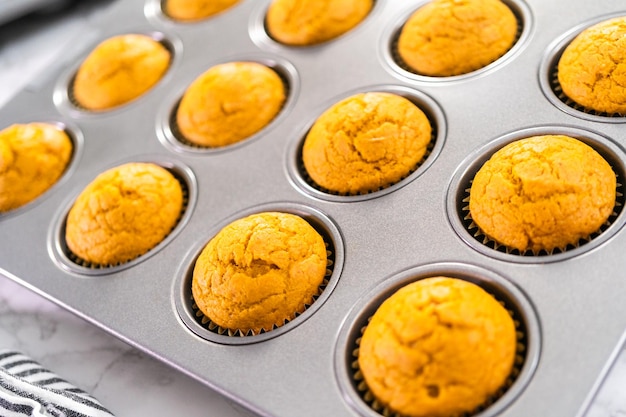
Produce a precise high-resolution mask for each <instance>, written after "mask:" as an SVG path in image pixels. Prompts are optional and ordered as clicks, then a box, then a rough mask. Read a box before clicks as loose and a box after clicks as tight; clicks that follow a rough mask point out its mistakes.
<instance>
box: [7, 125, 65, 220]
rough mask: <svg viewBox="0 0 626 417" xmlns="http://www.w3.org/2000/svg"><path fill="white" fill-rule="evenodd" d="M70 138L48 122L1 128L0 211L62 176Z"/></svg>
mask: <svg viewBox="0 0 626 417" xmlns="http://www.w3.org/2000/svg"><path fill="white" fill-rule="evenodd" d="M72 148H73V145H72V141H71V140H70V138H69V137H68V136H67V134H66V133H65V132H64V131H63V130H62V129H60V128H58V127H57V126H55V125H53V124H48V123H28V124H14V125H12V126H9V127H7V128H5V129H3V130H2V131H0V213H2V212H6V211H9V210H13V209H16V208H18V207H21V206H23V205H24V204H26V203H29V202H30V201H32V200H34V199H35V198H37V197H38V196H39V195H41V194H42V193H43V192H45V191H46V190H48V189H49V188H50V187H51V186H52V185H53V184H55V183H56V182H57V180H58V179H59V178H60V177H61V175H62V174H63V172H65V168H66V167H67V165H68V163H69V161H70V158H71V156H72Z"/></svg>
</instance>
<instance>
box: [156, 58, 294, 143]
mask: <svg viewBox="0 0 626 417" xmlns="http://www.w3.org/2000/svg"><path fill="white" fill-rule="evenodd" d="M248 61H249V62H256V63H258V64H262V65H265V66H266V67H268V68H269V69H271V70H272V71H274V72H275V73H276V74H277V75H278V76H279V77H280V79H281V81H282V82H283V88H284V91H285V101H284V102H283V105H282V106H281V108H280V109H279V110H278V112H277V113H276V115H274V118H273V119H272V120H270V121H269V122H268V123H267V125H265V126H263V127H262V128H261V129H260V130H259V131H258V132H255V133H253V134H252V135H250V136H248V137H246V138H243V139H241V140H239V141H238V142H234V143H231V144H229V145H224V146H207V145H199V144H197V143H194V142H191V141H190V140H189V139H187V138H186V137H185V135H183V133H182V132H181V131H180V128H179V127H178V122H177V120H176V115H177V114H178V108H179V106H180V101H181V100H182V97H181V99H179V100H178V101H177V102H176V105H175V106H174V108H173V109H172V111H171V113H170V115H169V120H168V124H169V130H170V132H172V136H174V139H176V140H177V141H178V142H180V143H181V144H182V145H184V146H186V147H189V148H194V149H223V148H225V147H228V146H232V145H236V144H238V143H241V142H244V141H246V140H247V139H249V138H251V137H253V136H256V135H257V134H259V133H260V132H262V131H263V130H264V129H265V128H266V127H267V126H269V125H270V124H271V123H272V122H273V121H274V120H276V118H277V117H278V116H279V115H280V113H281V112H282V111H283V110H284V108H285V106H286V105H287V102H288V101H289V99H290V97H289V95H290V93H291V83H290V81H289V76H288V71H287V70H286V69H284V68H282V67H281V66H280V65H271V64H269V63H267V62H263V61H256V60H248ZM248 61H246V60H245V59H243V60H241V62H248ZM207 71H208V68H207Z"/></svg>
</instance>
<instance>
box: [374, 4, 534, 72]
mask: <svg viewBox="0 0 626 417" xmlns="http://www.w3.org/2000/svg"><path fill="white" fill-rule="evenodd" d="M502 2H503V3H504V4H505V5H506V6H507V7H508V8H509V9H510V10H511V11H512V12H513V14H514V15H515V18H516V20H517V33H516V35H515V40H514V42H513V44H512V46H511V47H510V48H509V50H508V51H507V52H506V53H504V54H503V55H502V56H501V57H500V58H498V59H496V60H495V61H493V62H491V63H489V64H487V65H485V66H484V67H482V68H479V69H476V70H474V71H471V72H468V73H465V74H460V75H451V76H431V75H425V74H421V73H419V72H418V71H416V70H415V69H413V68H411V67H410V66H409V65H408V64H407V63H406V62H405V61H404V60H403V59H402V57H401V56H400V53H399V52H398V39H399V38H400V33H401V32H402V29H403V27H404V25H405V24H406V22H407V21H408V20H409V18H410V16H411V15H412V14H413V13H414V12H415V11H416V10H417V9H419V8H420V7H423V6H424V5H426V4H427V3H428V2H426V1H424V2H421V3H420V4H419V5H418V6H417V7H415V6H413V7H411V8H410V9H408V10H405V11H404V12H403V13H402V14H401V15H400V16H399V17H398V18H397V19H396V20H395V21H394V22H392V25H391V26H389V27H388V28H387V29H386V30H385V32H384V35H383V38H382V45H381V51H382V59H381V61H382V62H383V63H384V64H386V65H387V66H389V68H390V69H391V70H392V73H394V74H397V75H400V76H401V77H403V78H406V79H409V80H411V81H417V82H425V83H441V82H456V81H464V80H467V79H471V78H474V77H477V76H480V75H483V74H485V73H488V72H491V71H492V70H495V69H496V68H498V67H500V66H501V65H503V64H504V63H505V62H506V61H509V60H510V59H512V58H513V57H514V56H515V55H517V54H518V53H519V51H520V50H521V49H522V47H523V46H524V44H525V43H526V42H527V41H528V39H529V37H530V32H531V29H532V14H531V11H530V8H529V7H528V5H527V4H526V2H525V1H523V0H502Z"/></svg>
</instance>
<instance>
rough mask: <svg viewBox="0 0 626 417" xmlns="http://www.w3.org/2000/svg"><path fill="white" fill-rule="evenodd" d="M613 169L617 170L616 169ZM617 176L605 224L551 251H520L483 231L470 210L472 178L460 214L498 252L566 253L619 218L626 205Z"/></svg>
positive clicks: (472, 231) (472, 232) (471, 230)
mask: <svg viewBox="0 0 626 417" xmlns="http://www.w3.org/2000/svg"><path fill="white" fill-rule="evenodd" d="M613 171H614V172H615V169H614V170H613ZM616 177H617V187H616V192H615V205H614V206H613V212H611V214H610V215H609V217H608V219H607V221H606V222H605V223H604V224H602V225H601V226H600V228H599V229H598V230H597V231H595V232H594V233H591V234H590V235H588V236H585V237H584V238H582V239H580V240H579V241H578V242H576V243H575V244H569V245H567V246H565V247H562V248H554V249H553V250H551V251H547V250H543V249H542V250H540V251H532V250H526V251H520V250H519V249H516V248H511V247H509V246H506V245H502V244H500V243H498V242H496V241H495V240H493V239H492V238H491V237H490V236H488V235H487V234H486V233H485V232H483V231H482V229H481V228H480V227H478V225H477V224H476V223H475V222H474V220H473V219H472V215H471V214H470V211H469V198H470V190H471V184H472V181H471V180H470V183H469V184H468V185H467V187H466V188H465V189H464V198H463V199H462V200H461V207H459V210H460V212H459V216H460V218H461V221H462V223H463V225H464V226H465V229H466V230H467V231H468V232H469V233H470V235H471V236H472V237H473V238H474V239H476V241H478V242H479V243H481V244H483V245H485V246H487V247H490V248H491V249H494V250H496V251H498V252H502V253H506V254H510V255H519V256H550V255H556V254H559V253H564V252H567V251H570V250H573V249H576V248H579V247H581V246H583V245H585V244H586V243H589V242H591V241H592V240H593V239H595V238H596V237H598V236H600V235H601V234H602V233H603V232H605V231H606V230H607V229H608V228H609V227H610V226H611V225H612V224H613V223H614V222H615V220H616V219H617V217H618V216H619V214H620V213H621V212H622V209H623V207H624V185H623V184H622V183H623V179H622V178H620V176H619V175H618V174H616Z"/></svg>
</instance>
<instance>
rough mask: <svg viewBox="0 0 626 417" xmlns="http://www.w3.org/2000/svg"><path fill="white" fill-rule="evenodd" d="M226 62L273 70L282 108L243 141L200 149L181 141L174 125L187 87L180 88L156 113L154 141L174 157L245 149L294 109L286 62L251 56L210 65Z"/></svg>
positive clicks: (292, 76)
mask: <svg viewBox="0 0 626 417" xmlns="http://www.w3.org/2000/svg"><path fill="white" fill-rule="evenodd" d="M226 62H255V63H258V64H261V65H265V66H266V67H268V68H270V69H271V70H273V71H274V72H275V73H276V74H277V75H278V76H279V77H280V79H281V80H282V82H283V86H284V89H285V102H284V103H283V105H282V108H281V109H280V110H279V111H278V113H277V114H276V116H275V117H274V119H272V120H271V121H270V122H269V123H268V124H267V125H266V126H265V127H263V128H262V129H261V130H259V131H258V132H256V133H254V134H252V135H250V136H248V137H247V138H244V139H242V140H240V141H238V142H235V143H232V144H230V145H225V146H215V147H211V146H202V145H198V144H195V143H192V142H191V141H189V140H188V139H187V138H185V136H184V135H183V134H182V133H181V132H180V130H179V128H178V124H177V122H176V114H177V112H178V107H179V105H180V101H181V100H182V96H183V94H184V93H185V91H186V89H187V87H189V85H185V86H183V87H182V89H181V90H179V91H178V92H177V93H176V96H172V97H170V99H168V100H165V101H166V103H167V104H166V105H165V106H164V107H162V108H161V109H160V111H159V114H158V116H157V127H156V129H157V137H158V138H159V141H160V142H161V143H162V144H163V145H164V146H165V147H167V148H168V149H170V150H171V151H173V152H178V153H195V154H204V153H209V154H210V153H219V152H224V151H230V150H233V149H237V148H239V147H240V146H245V145H247V144H248V143H250V142H252V141H254V140H256V139H258V138H260V137H262V136H264V135H265V134H266V133H267V132H268V131H269V130H270V129H272V128H273V127H274V126H275V125H277V124H278V123H280V121H282V120H283V119H284V118H285V117H286V116H287V114H288V113H289V111H290V110H291V108H292V107H293V105H294V102H295V98H296V97H297V95H298V92H299V88H300V83H299V78H298V73H297V72H296V69H295V67H294V66H293V65H292V64H291V63H290V62H288V61H286V60H284V59H282V58H276V57H270V56H265V55H263V56H254V55H253V56H245V57H234V58H233V59H230V60H229V61H225V62H219V63H215V64H214V65H218V64H221V63H226ZM211 67H212V66H211ZM208 69H209V67H207V69H206V70H208ZM172 103H173V104H172Z"/></svg>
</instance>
